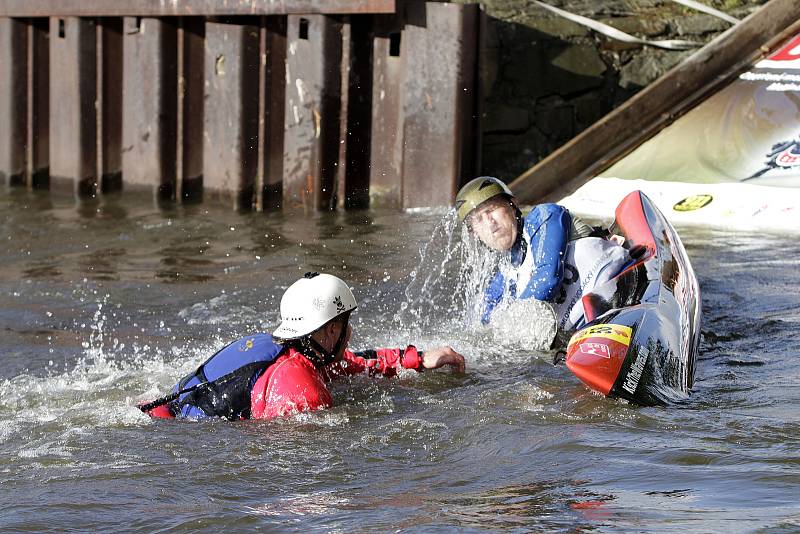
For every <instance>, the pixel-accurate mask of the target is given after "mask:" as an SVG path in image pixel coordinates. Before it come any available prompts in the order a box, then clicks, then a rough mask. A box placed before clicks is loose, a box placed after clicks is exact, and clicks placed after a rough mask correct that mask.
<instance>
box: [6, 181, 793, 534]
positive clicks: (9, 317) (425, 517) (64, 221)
mask: <svg viewBox="0 0 800 534" xmlns="http://www.w3.org/2000/svg"><path fill="white" fill-rule="evenodd" d="M0 207H2V214H1V215H0V297H2V302H3V305H2V307H0V350H2V356H1V357H0V362H2V366H0V481H1V482H2V493H0V503H1V504H2V506H0V530H2V531H30V532H47V531H52V532H64V531H67V530H71V531H83V532H85V531H95V532H100V531H125V532H189V531H192V532H219V531H220V530H221V529H225V530H226V531H239V530H245V529H260V530H270V529H271V530H281V531H284V530H298V531H306V530H309V529H314V530H322V531H343V532H344V531H354V530H355V531H374V532H383V531H389V530H399V529H401V530H412V531H414V530H425V531H428V530H450V529H453V528H457V529H459V530H464V531H531V530H532V531H543V530H548V531H549V530H560V531H659V532H663V531H679V532H685V531H695V532H709V531H721V530H726V531H729V532H739V531H752V530H762V529H764V530H769V531H786V532H790V531H797V530H798V529H800V505H798V495H800V454H799V453H800V412H798V405H800V387H799V386H798V384H799V383H800V350H798V347H800V296H798V290H797V287H798V282H800V274H798V270H797V266H796V265H797V260H796V258H797V257H798V255H800V244H798V242H797V240H796V239H794V238H789V237H781V236H763V235H762V236H747V235H734V234H724V233H715V232H711V231H698V230H691V231H689V230H684V231H681V235H682V236H683V240H684V244H685V245H686V247H687V250H688V252H689V255H690V257H691V259H692V261H693V264H694V267H695V270H696V271H697V274H698V278H699V280H700V284H701V288H702V291H703V310H704V314H705V321H704V325H703V341H702V345H701V352H700V360H699V362H698V375H697V381H696V384H695V390H694V392H693V394H692V395H691V396H690V398H689V400H688V401H687V402H685V403H682V404H680V405H676V406H670V407H658V408H639V407H634V406H631V405H627V404H624V403H622V402H619V401H613V400H608V399H605V398H603V397H601V396H598V395H596V394H593V393H591V392H589V391H588V390H587V389H586V388H584V387H583V386H582V385H581V384H580V383H579V382H578V381H577V379H575V378H574V377H573V376H572V375H571V374H570V373H569V371H568V370H567V369H566V368H565V367H564V366H563V365H561V366H553V365H552V364H551V363H550V362H551V359H550V355H548V354H545V353H540V352H537V351H535V350H532V349H530V348H527V347H526V343H525V342H524V337H523V338H520V339H517V338H514V337H513V336H512V335H511V334H510V333H509V329H505V330H501V331H491V330H489V331H487V330H484V329H482V328H479V327H474V326H469V325H468V324H466V323H465V317H466V316H468V315H469V314H468V311H467V312H465V311H464V307H465V306H466V305H468V303H469V298H467V297H464V296H463V295H464V290H465V289H469V287H468V286H469V284H465V283H464V282H463V279H462V281H460V282H458V281H456V280H458V276H457V275H458V273H457V272H455V273H453V267H452V265H453V264H454V261H453V260H454V258H453V257H448V254H447V253H446V252H445V250H444V249H445V248H446V247H445V245H446V243H447V242H448V240H451V239H452V240H453V242H457V241H458V240H459V239H460V236H458V235H457V233H456V234H453V232H452V228H451V227H450V226H448V224H449V223H448V222H447V220H445V221H444V222H443V215H444V214H445V212H444V211H436V210H431V211H421V212H415V213H400V212H386V211H380V212H378V211H370V212H358V213H353V212H350V213H335V214H308V215H303V214H299V215H297V216H294V217H291V216H289V215H287V214H272V215H260V214H237V213H234V212H231V211H229V210H227V209H225V208H217V207H213V206H210V205H201V206H188V207H183V208H176V209H159V208H157V207H155V206H154V205H153V203H152V202H150V201H149V199H146V198H143V199H138V198H135V196H134V195H132V194H130V193H126V195H125V197H124V198H123V199H115V198H110V199H106V200H104V201H103V202H99V203H85V204H82V205H80V206H77V207H76V206H75V205H74V203H73V202H72V201H71V200H66V199H58V198H55V197H54V198H51V197H49V196H48V195H31V194H28V193H26V192H20V191H10V192H9V191H6V192H0ZM429 241H431V243H430V244H429V245H428V246H427V248H426V247H425V245H426V243H428V242H429ZM455 263H457V262H455ZM309 270H320V271H322V270H324V271H326V272H330V273H332V274H336V275H339V276H342V277H344V278H346V279H347V280H348V281H349V282H351V283H352V285H354V286H355V288H356V291H355V292H356V296H357V298H358V299H359V303H360V306H359V310H358V311H357V312H356V314H355V316H354V331H355V332H354V336H353V340H352V342H351V346H353V347H355V348H368V347H375V346H397V345H402V344H405V343H408V342H417V343H418V344H419V345H420V346H422V347H423V348H424V347H429V346H433V345H438V344H442V343H448V344H451V345H452V346H453V347H455V348H456V349H457V350H459V351H460V352H462V353H464V354H465V356H466V357H467V360H468V371H467V373H466V374H465V375H462V376H458V375H453V374H451V373H449V372H446V371H445V372H435V373H426V374H417V373H414V372H404V373H402V374H401V376H400V377H398V378H397V379H393V380H386V379H370V378H368V377H356V378H354V379H352V380H344V381H340V382H335V383H334V384H333V387H332V391H333V395H334V399H335V403H336V407H334V408H332V409H330V410H325V411H319V412H315V413H308V414H301V415H297V416H295V417H289V418H286V419H282V420H276V421H268V422H256V421H248V422H238V423H231V422H225V421H202V422H184V421H181V422H174V421H152V420H150V419H149V418H147V417H146V416H144V415H142V414H141V413H140V412H139V410H137V409H136V407H135V405H136V403H137V402H138V401H140V400H143V399H151V398H153V397H155V396H157V395H159V394H161V393H164V392H165V391H167V389H168V388H169V387H171V385H172V384H173V383H174V382H175V380H176V379H177V378H178V377H180V376H181V375H183V374H185V373H187V372H188V371H190V370H192V369H193V368H194V367H195V366H196V365H197V364H198V363H199V362H201V361H202V360H203V359H204V358H205V357H206V356H207V355H208V354H209V353H210V352H211V351H213V350H215V348H217V347H219V346H221V345H222V344H224V343H226V342H227V341H229V340H231V339H232V338H234V337H237V336H239V335H244V334H246V333H249V332H252V331H254V330H270V329H271V328H273V327H274V326H275V325H276V323H277V308H278V302H279V299H280V295H281V293H282V292H283V290H284V289H285V288H286V286H287V285H288V284H290V283H291V282H292V281H294V280H295V279H296V278H297V277H298V276H299V275H301V274H302V273H303V272H305V271H309Z"/></svg>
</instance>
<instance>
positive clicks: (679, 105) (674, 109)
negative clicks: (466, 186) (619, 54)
mask: <svg viewBox="0 0 800 534" xmlns="http://www.w3.org/2000/svg"><path fill="white" fill-rule="evenodd" d="M798 31H800V18H798V10H797V0H771V1H770V2H768V3H766V4H764V5H763V6H762V7H761V8H760V9H759V10H758V11H756V12H754V13H752V14H751V15H750V16H749V17H747V18H745V19H744V20H742V21H741V22H740V23H739V24H737V25H736V26H734V27H732V28H730V29H729V30H728V31H726V32H725V33H723V34H721V35H720V36H718V37H717V38H716V39H714V40H713V41H711V42H710V43H708V44H707V45H706V46H704V47H703V48H701V49H700V50H698V51H697V52H696V53H694V54H692V55H691V56H690V57H688V58H687V59H686V60H685V61H683V62H682V63H680V64H679V65H677V66H676V67H675V68H673V69H672V70H670V71H669V72H667V73H666V74H664V75H663V76H662V77H660V78H659V79H657V80H656V81H655V82H653V83H652V84H650V85H649V86H647V87H646V88H644V89H642V90H641V91H640V92H639V93H637V94H636V95H635V96H633V97H632V98H631V99H630V100H628V101H627V102H625V103H624V104H623V105H621V106H620V107H618V108H617V109H616V110H614V111H612V112H611V113H609V114H608V115H606V116H605V117H603V118H602V119H600V120H599V121H598V122H596V123H595V124H593V125H592V126H590V127H589V128H587V129H586V130H584V131H583V132H581V133H580V134H578V135H577V136H576V137H574V138H573V139H572V140H571V141H569V142H568V143H566V144H565V145H563V146H562V147H560V148H559V149H557V150H556V151H555V152H553V153H552V154H550V155H549V156H547V157H546V158H545V159H543V160H542V161H540V162H539V163H537V164H536V165H534V166H533V167H531V168H530V169H528V170H527V171H525V172H524V173H522V174H521V175H520V176H518V177H517V178H516V179H515V180H514V181H513V182H511V184H510V187H511V189H512V191H514V193H515V194H516V195H517V197H518V198H519V199H520V201H521V202H523V203H534V202H541V201H548V200H549V201H553V200H558V199H560V198H563V197H564V196H566V195H569V194H570V193H572V192H574V191H575V190H576V189H578V188H579V187H580V186H581V185H583V184H584V183H586V182H587V181H589V180H590V179H592V178H593V177H594V176H595V175H597V174H598V173H599V172H601V171H602V170H604V169H605V168H607V167H609V166H610V165H611V164H613V163H614V162H616V161H617V160H618V159H620V158H622V157H623V156H625V155H626V154H627V153H628V152H630V151H631V150H633V149H634V148H636V147H637V146H639V145H640V144H641V143H643V142H644V141H646V140H647V139H649V138H650V137H652V136H653V135H655V134H656V133H657V132H658V131H659V130H661V129H662V128H663V127H664V126H666V125H668V124H669V123H671V122H672V121H674V120H675V119H676V118H677V117H679V116H680V115H682V114H683V113H685V112H686V111H688V110H689V109H691V108H692V107H693V106H694V105H696V104H698V103H699V102H701V101H702V100H703V99H704V98H706V97H708V96H709V95H711V94H713V93H714V92H715V91H717V90H718V89H720V88H721V87H724V86H725V84H726V83H727V82H729V81H730V80H731V79H732V78H733V77H735V76H737V75H738V74H740V73H741V72H742V71H743V70H745V69H746V68H747V67H748V66H749V65H750V64H752V63H753V62H754V61H756V60H757V59H759V58H760V57H763V56H765V55H766V54H767V53H768V52H769V51H770V50H771V49H773V48H775V47H776V46H778V45H780V43H781V42H783V41H785V40H786V39H788V38H789V37H791V36H792V35H793V34H795V33H797V32H798Z"/></svg>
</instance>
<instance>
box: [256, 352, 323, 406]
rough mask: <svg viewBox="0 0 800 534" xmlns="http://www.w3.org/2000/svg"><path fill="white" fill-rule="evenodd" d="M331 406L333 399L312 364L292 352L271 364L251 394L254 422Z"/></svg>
mask: <svg viewBox="0 0 800 534" xmlns="http://www.w3.org/2000/svg"><path fill="white" fill-rule="evenodd" d="M331 406H333V399H332V398H331V394H330V392H329V391H328V388H327V387H325V383H324V382H323V381H322V377H321V376H320V375H319V373H318V372H317V370H316V369H315V368H314V366H313V365H312V364H311V362H309V361H308V360H307V359H306V358H305V357H304V356H302V355H301V354H300V353H297V352H294V351H291V352H289V353H288V354H286V355H285V356H281V357H280V358H279V359H278V360H277V361H276V362H275V363H274V364H272V365H271V366H270V367H269V369H267V371H266V372H265V373H264V374H263V375H261V376H260V377H259V379H258V380H257V381H256V383H255V384H254V385H253V390H252V391H251V393H250V417H251V418H253V419H272V418H273V417H280V416H283V415H288V414H291V413H296V412H304V411H307V410H317V409H320V408H330V407H331Z"/></svg>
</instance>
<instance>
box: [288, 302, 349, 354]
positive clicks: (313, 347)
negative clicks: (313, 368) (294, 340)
mask: <svg viewBox="0 0 800 534" xmlns="http://www.w3.org/2000/svg"><path fill="white" fill-rule="evenodd" d="M342 317H343V316H342V315H339V316H337V317H336V318H335V319H333V320H334V321H336V320H340V318H342ZM349 322H350V313H349V312H348V313H347V314H345V315H344V321H343V324H342V330H341V331H340V332H339V338H338V339H337V340H336V343H335V344H334V346H333V349H331V350H327V349H326V348H325V347H323V346H322V345H321V344H320V343H319V341H317V340H316V339H314V338H313V337H311V336H306V337H304V338H303V339H301V340H299V341H300V344H299V347H298V350H299V351H300V352H301V353H302V354H303V356H305V357H306V358H308V359H309V360H311V361H312V362H314V364H316V365H317V366H319V367H325V366H327V365H330V364H332V363H333V362H334V360H336V355H337V354H339V351H340V350H341V349H342V347H343V346H344V343H345V339H346V338H347V325H348V323H349Z"/></svg>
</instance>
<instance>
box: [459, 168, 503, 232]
mask: <svg viewBox="0 0 800 534" xmlns="http://www.w3.org/2000/svg"><path fill="white" fill-rule="evenodd" d="M498 195H505V196H507V197H509V198H513V197H514V194H513V193H512V192H511V189H509V188H508V186H507V185H506V184H504V183H503V182H502V181H500V180H499V179H497V178H494V177H493V176H480V177H478V178H475V179H474V180H470V181H469V182H467V183H466V184H465V185H464V187H462V188H461V189H460V190H459V191H458V194H457V195H456V212H457V213H458V220H459V221H462V222H463V221H464V219H466V218H467V215H469V214H470V212H471V211H472V210H474V209H475V208H477V207H478V206H480V205H481V204H483V203H484V202H486V201H487V200H489V199H490V198H494V197H496V196H498Z"/></svg>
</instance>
